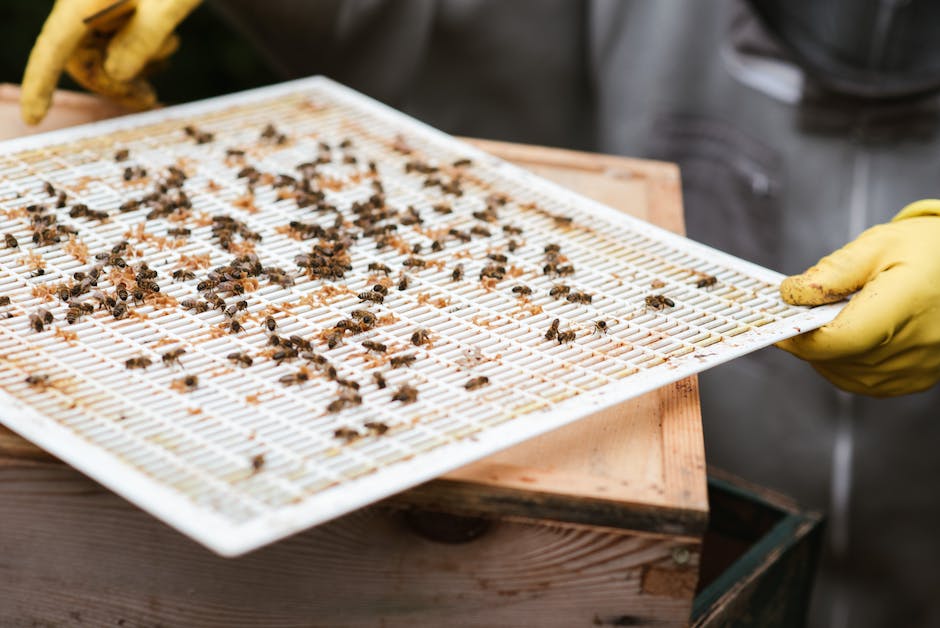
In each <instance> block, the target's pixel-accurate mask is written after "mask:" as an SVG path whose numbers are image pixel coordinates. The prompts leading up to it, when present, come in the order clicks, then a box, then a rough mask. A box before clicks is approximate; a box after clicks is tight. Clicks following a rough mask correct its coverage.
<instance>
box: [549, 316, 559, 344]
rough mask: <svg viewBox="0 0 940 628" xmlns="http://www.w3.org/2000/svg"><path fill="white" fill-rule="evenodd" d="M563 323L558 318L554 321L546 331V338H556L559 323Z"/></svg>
mask: <svg viewBox="0 0 940 628" xmlns="http://www.w3.org/2000/svg"><path fill="white" fill-rule="evenodd" d="M560 323H561V321H560V320H558V319H557V318H556V319H555V320H553V321H552V324H551V326H550V327H549V328H548V331H547V332H545V340H554V339H555V338H557V337H558V325H559V324H560Z"/></svg>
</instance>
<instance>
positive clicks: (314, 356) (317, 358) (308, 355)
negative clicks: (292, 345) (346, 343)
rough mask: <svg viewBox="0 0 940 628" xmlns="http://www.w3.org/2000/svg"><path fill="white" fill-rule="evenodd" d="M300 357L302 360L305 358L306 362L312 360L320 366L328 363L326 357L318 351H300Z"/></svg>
mask: <svg viewBox="0 0 940 628" xmlns="http://www.w3.org/2000/svg"><path fill="white" fill-rule="evenodd" d="M300 357H302V358H303V359H304V360H307V361H308V362H313V363H314V364H316V365H317V366H320V367H322V366H326V365H327V364H329V360H327V359H326V357H324V356H322V355H320V354H319V353H314V352H313V351H306V352H304V353H301V354H300Z"/></svg>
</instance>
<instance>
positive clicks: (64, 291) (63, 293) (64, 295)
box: [56, 286, 77, 301]
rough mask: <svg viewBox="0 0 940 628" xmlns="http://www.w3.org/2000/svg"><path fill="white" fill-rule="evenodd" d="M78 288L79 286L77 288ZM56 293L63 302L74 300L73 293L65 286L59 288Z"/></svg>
mask: <svg viewBox="0 0 940 628" xmlns="http://www.w3.org/2000/svg"><path fill="white" fill-rule="evenodd" d="M76 287H77V286H76ZM56 293H57V295H58V297H59V300H61V301H68V300H69V299H71V298H72V291H71V290H69V289H68V288H67V287H65V286H59V289H58V290H56Z"/></svg>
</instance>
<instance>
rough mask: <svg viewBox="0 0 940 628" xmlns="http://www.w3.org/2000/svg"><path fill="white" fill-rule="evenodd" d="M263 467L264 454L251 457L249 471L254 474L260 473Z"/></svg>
mask: <svg viewBox="0 0 940 628" xmlns="http://www.w3.org/2000/svg"><path fill="white" fill-rule="evenodd" d="M262 467H264V454H258V455H257V456H252V457H251V470H252V471H253V472H255V473H257V472H258V471H261V468H262Z"/></svg>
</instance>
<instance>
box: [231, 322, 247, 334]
mask: <svg viewBox="0 0 940 628" xmlns="http://www.w3.org/2000/svg"><path fill="white" fill-rule="evenodd" d="M228 328H229V331H231V332H232V333H233V334H237V333H239V332H241V331H244V330H245V328H244V327H243V326H242V324H241V323H239V322H238V321H236V320H234V319H233V320H231V321H229V324H228Z"/></svg>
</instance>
